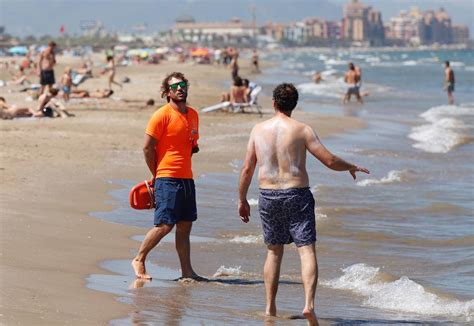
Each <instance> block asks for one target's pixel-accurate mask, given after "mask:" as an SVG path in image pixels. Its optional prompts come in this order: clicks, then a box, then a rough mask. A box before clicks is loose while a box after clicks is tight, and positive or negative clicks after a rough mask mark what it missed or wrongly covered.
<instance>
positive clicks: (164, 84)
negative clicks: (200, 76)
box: [161, 71, 189, 102]
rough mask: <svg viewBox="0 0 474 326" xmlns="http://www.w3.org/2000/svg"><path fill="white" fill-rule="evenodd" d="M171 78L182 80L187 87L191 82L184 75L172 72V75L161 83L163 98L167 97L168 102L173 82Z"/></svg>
mask: <svg viewBox="0 0 474 326" xmlns="http://www.w3.org/2000/svg"><path fill="white" fill-rule="evenodd" d="M171 78H176V79H181V80H182V81H185V82H186V84H187V85H189V82H188V80H187V79H186V77H184V74H183V73H181V72H176V71H175V72H172V73H171V74H169V75H168V76H166V77H165V79H163V81H162V82H161V98H165V97H166V101H168V102H169V101H170V97H169V96H168V92H169V91H170V85H169V82H170V80H171Z"/></svg>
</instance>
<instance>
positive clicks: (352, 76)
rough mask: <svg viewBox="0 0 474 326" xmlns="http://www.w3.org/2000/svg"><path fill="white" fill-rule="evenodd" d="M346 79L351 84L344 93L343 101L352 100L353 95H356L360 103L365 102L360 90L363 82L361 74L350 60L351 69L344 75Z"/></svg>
mask: <svg viewBox="0 0 474 326" xmlns="http://www.w3.org/2000/svg"><path fill="white" fill-rule="evenodd" d="M344 81H345V82H346V83H347V84H349V85H351V86H349V88H348V89H347V92H346V94H344V97H343V99H342V103H343V104H345V103H347V102H349V101H350V100H351V96H352V95H355V96H356V97H357V101H358V102H359V103H361V104H362V103H363V101H362V97H361V96H360V92H359V89H360V87H359V84H360V82H361V78H360V74H359V72H358V71H357V70H356V67H355V66H354V64H353V63H352V62H349V70H348V71H347V72H346V75H345V76H344Z"/></svg>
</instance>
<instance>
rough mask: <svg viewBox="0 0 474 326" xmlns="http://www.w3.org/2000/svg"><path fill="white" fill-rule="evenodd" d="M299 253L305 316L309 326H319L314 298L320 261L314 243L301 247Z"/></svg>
mask: <svg viewBox="0 0 474 326" xmlns="http://www.w3.org/2000/svg"><path fill="white" fill-rule="evenodd" d="M298 253H299V254H300V260H301V278H302V280H303V287H304V294H305V306H304V309H303V315H304V316H305V317H306V319H308V324H309V325H318V320H317V319H316V315H315V313H314V296H315V294H316V286H317V284H318V261H317V258H316V248H315V245H314V243H312V244H310V245H307V246H303V247H299V248H298Z"/></svg>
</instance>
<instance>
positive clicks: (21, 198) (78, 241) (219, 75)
mask: <svg viewBox="0 0 474 326" xmlns="http://www.w3.org/2000/svg"><path fill="white" fill-rule="evenodd" d="M246 69H247V70H246ZM248 69H250V67H245V66H244V67H243V69H242V70H243V72H244V73H247V74H248V71H249V70H248ZM173 70H180V71H183V72H184V73H185V74H186V76H187V77H188V78H189V79H190V81H191V84H192V87H193V88H192V89H191V91H190V99H189V102H190V103H191V105H192V106H195V107H196V108H200V107H203V106H205V105H209V104H213V103H215V102H217V101H218V97H219V95H220V93H221V90H220V89H219V90H217V91H216V85H219V84H220V85H222V84H223V83H224V81H227V79H228V78H229V75H230V72H229V71H228V70H224V69H222V68H219V67H214V66H211V67H208V66H199V65H195V66H190V65H178V64H174V63H163V64H160V65H157V66H151V67H150V66H132V67H127V68H120V69H118V75H119V76H122V75H128V76H130V77H131V79H132V84H130V85H125V87H124V90H123V91H118V92H117V93H118V96H120V97H121V98H122V99H127V100H137V99H139V100H140V101H142V102H145V101H146V100H147V99H148V98H150V97H153V98H156V97H157V92H158V91H157V90H158V86H159V81H160V80H161V78H162V76H163V74H165V73H167V72H170V71H173ZM58 71H59V70H58ZM209 71H211V72H212V74H210V73H209ZM203 75H205V76H206V77H209V78H207V79H206V80H205V81H201V79H202V76H203ZM102 84H105V81H104V80H103V79H102V78H95V79H93V80H91V81H90V82H89V81H88V82H87V83H86V84H85V86H86V87H88V88H94V87H100V85H102ZM221 88H222V90H224V87H223V86H222V87H221ZM150 94H152V96H150ZM210 94H211V95H210ZM22 96H23V95H21V96H20V95H18V94H8V95H7V97H8V101H9V102H10V103H15V102H17V103H18V102H19V103H21V97H22ZM161 103H162V102H161V101H160V104H161ZM160 104H157V105H156V106H155V107H154V108H145V109H144V108H141V107H137V105H132V104H130V103H122V102H120V101H113V100H105V101H102V102H100V108H92V107H93V106H94V105H96V104H95V103H91V102H86V103H78V104H73V105H71V111H72V112H73V113H75V114H76V117H75V118H72V119H65V120H62V119H43V120H30V119H19V120H16V121H0V129H1V130H2V135H3V137H2V140H1V144H2V146H3V148H4V149H5V151H4V152H3V153H2V159H1V169H0V173H1V174H0V175H1V178H2V184H3V187H2V189H1V207H2V212H3V214H2V229H3V232H2V233H3V234H2V258H1V259H2V263H1V264H2V272H1V274H2V297H4V298H9V300H8V301H6V302H4V304H3V307H2V314H3V318H2V319H3V320H2V322H5V323H6V324H14V323H20V324H31V323H35V322H37V321H38V320H41V322H42V323H45V324H63V323H64V322H68V323H70V324H84V323H94V324H108V323H109V322H110V321H111V320H114V319H118V318H123V317H124V316H128V314H129V313H130V312H132V310H133V307H132V306H130V305H128V304H124V303H121V302H118V301H117V300H116V296H115V295H110V294H107V293H102V292H98V291H94V290H90V289H88V288H86V283H87V282H86V278H87V277H88V276H89V275H91V274H94V273H108V271H106V270H104V269H103V268H101V267H100V264H101V263H102V262H103V261H108V260H113V259H130V260H131V259H132V257H133V252H134V251H135V250H136V249H137V247H138V244H137V243H136V241H134V240H132V239H131V237H132V236H134V235H137V234H142V233H144V231H145V230H146V229H142V228H135V227H131V226H125V225H120V224H114V223H109V222H106V221H104V220H101V219H99V218H96V217H92V216H91V215H90V213H91V212H98V211H106V210H110V209H113V206H112V205H110V204H109V203H108V202H109V201H110V195H109V193H108V192H109V191H110V190H111V189H112V187H114V186H113V185H110V183H109V180H111V179H117V178H124V179H130V180H142V179H143V178H146V177H147V176H148V171H147V169H146V166H145V164H144V162H143V159H142V154H141V146H142V139H143V132H144V128H145V126H146V122H147V121H148V118H149V116H151V114H152V112H153V111H154V110H155V109H156V108H157V107H159V106H160ZM261 104H262V105H263V106H264V108H268V107H269V106H268V105H269V98H263V97H262V98H261ZM86 109H87V110H86ZM269 116H270V113H269V112H268V110H267V111H266V112H265V115H264V118H268V117H269ZM295 117H296V118H298V117H300V118H304V119H305V121H306V122H307V123H309V124H311V125H312V126H313V127H314V126H316V129H317V132H318V135H319V136H320V137H329V136H331V135H336V134H340V133H343V132H346V131H348V130H352V129H355V128H363V127H364V123H363V122H362V121H360V120H359V119H356V118H346V117H344V118H341V117H333V116H331V117H329V116H321V115H317V114H312V113H304V112H296V113H295ZM264 118H263V119H264ZM200 119H201V140H200V145H201V153H200V155H198V156H197V157H196V158H195V159H194V162H193V164H194V172H195V174H196V175H198V174H200V173H204V172H206V171H213V172H217V171H228V170H230V169H231V167H229V165H228V162H229V161H231V160H232V159H233V158H234V157H239V158H240V157H243V154H242V152H243V151H244V149H245V145H246V139H247V138H248V134H249V132H250V129H251V127H252V126H253V124H255V123H256V122H258V121H261V120H262V119H260V118H259V117H258V115H256V114H255V115H254V114H230V113H229V114H226V113H216V114H209V115H207V114H206V115H205V114H201V115H200ZM335 122H336V123H335ZM229 135H230V136H229ZM206 153H207V154H206ZM204 154H206V155H204ZM137 182H138V181H137Z"/></svg>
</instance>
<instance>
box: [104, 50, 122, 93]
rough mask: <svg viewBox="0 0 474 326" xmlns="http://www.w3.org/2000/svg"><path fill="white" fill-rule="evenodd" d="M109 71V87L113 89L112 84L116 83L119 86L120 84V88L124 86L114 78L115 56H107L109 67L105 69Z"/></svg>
mask: <svg viewBox="0 0 474 326" xmlns="http://www.w3.org/2000/svg"><path fill="white" fill-rule="evenodd" d="M104 72H107V73H108V75H107V78H108V84H109V89H110V90H111V89H112V84H115V85H117V86H120V88H123V86H122V84H120V83H119V82H116V81H115V80H114V78H115V59H114V57H113V56H107V67H106V68H105V71H104Z"/></svg>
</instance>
